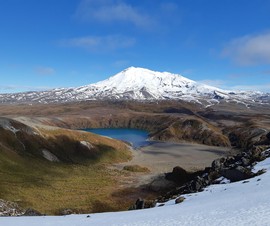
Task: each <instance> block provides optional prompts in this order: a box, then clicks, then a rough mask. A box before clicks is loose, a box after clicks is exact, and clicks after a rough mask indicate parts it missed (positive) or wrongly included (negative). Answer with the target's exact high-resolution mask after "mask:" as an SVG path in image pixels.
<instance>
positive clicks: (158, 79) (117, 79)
mask: <svg viewBox="0 0 270 226" xmlns="http://www.w3.org/2000/svg"><path fill="white" fill-rule="evenodd" d="M100 99H117V100H119V99H125V100H142V101H147V100H165V99H174V100H175V99H176V100H185V101H192V102H199V103H201V102H203V103H204V105H208V104H209V105H212V104H215V103H219V102H220V101H221V100H225V101H234V102H240V103H244V104H250V103H268V102H269V100H270V94H263V93H261V92H244V91H242V92H240V91H227V90H222V89H219V88H216V87H213V86H209V85H205V84H200V83H198V82H195V81H192V80H190V79H188V78H185V77H183V76H181V75H177V74H171V73H168V72H156V71H151V70H148V69H144V68H135V67H130V68H128V69H126V70H124V71H122V72H120V73H118V74H116V75H114V76H112V77H110V78H109V79H106V80H104V81H101V82H98V83H95V84H90V85H86V86H82V87H78V88H60V89H54V90H49V91H43V92H25V93H17V94H2V95H1V94H0V102H2V103H16V102H20V103H21V102H25V103H27V102H40V103H51V102H54V103H55V102H70V101H83V100H100Z"/></svg>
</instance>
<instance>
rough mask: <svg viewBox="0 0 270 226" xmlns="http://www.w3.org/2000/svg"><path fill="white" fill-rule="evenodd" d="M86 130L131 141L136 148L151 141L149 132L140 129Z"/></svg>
mask: <svg viewBox="0 0 270 226" xmlns="http://www.w3.org/2000/svg"><path fill="white" fill-rule="evenodd" d="M85 131H89V132H91V133H95V134H99V135H102V136H107V137H111V138H114V139H117V140H123V141H126V142H129V143H131V144H132V146H133V147H134V148H138V147H141V146H146V145H149V144H150V143H151V142H150V141H147V138H148V132H147V131H145V130H140V129H122V128H117V129H114V128H104V129H85Z"/></svg>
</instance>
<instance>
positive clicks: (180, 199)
mask: <svg viewBox="0 0 270 226" xmlns="http://www.w3.org/2000/svg"><path fill="white" fill-rule="evenodd" d="M184 200H185V198H184V197H182V196H180V197H179V198H177V199H175V204H179V203H181V202H184Z"/></svg>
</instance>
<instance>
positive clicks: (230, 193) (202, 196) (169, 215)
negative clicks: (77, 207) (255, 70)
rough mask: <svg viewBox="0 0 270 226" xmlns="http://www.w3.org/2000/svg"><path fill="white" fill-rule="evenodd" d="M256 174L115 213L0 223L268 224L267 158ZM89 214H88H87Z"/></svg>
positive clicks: (269, 162) (124, 225) (96, 225)
mask: <svg viewBox="0 0 270 226" xmlns="http://www.w3.org/2000/svg"><path fill="white" fill-rule="evenodd" d="M259 169H267V172H266V173H265V174H262V175H260V176H258V177H255V178H252V179H249V180H246V181H245V182H243V181H240V182H236V183H231V184H222V185H212V186H210V187H208V188H206V189H205V191H204V192H200V193H196V194H192V195H186V196H185V197H186V200H185V201H184V202H183V203H181V204H174V201H173V200H172V201H170V202H168V203H166V205H165V206H163V207H156V208H153V209H146V210H136V211H127V212H117V213H101V214H90V215H70V216H61V217H46V216H45V217H2V218H0V225H1V226H2V225H3V226H49V225H53V226H54V225H55V226H89V225H90V226H91V225H93V226H110V225H114V226H137V225H138V226H150V225H151V226H157V225H162V226H172V225H175V226H176V225H177V226H178V225H181V226H182V225H219V226H220V225H270V158H268V159H266V160H265V161H263V162H260V163H259V164H257V165H256V167H255V169H254V171H257V170H259ZM87 216H88V217H87Z"/></svg>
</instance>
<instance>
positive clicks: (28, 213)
mask: <svg viewBox="0 0 270 226" xmlns="http://www.w3.org/2000/svg"><path fill="white" fill-rule="evenodd" d="M42 215H43V214H41V213H40V212H39V211H37V210H34V209H32V208H28V209H27V210H26V211H25V212H24V214H23V216H42Z"/></svg>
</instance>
